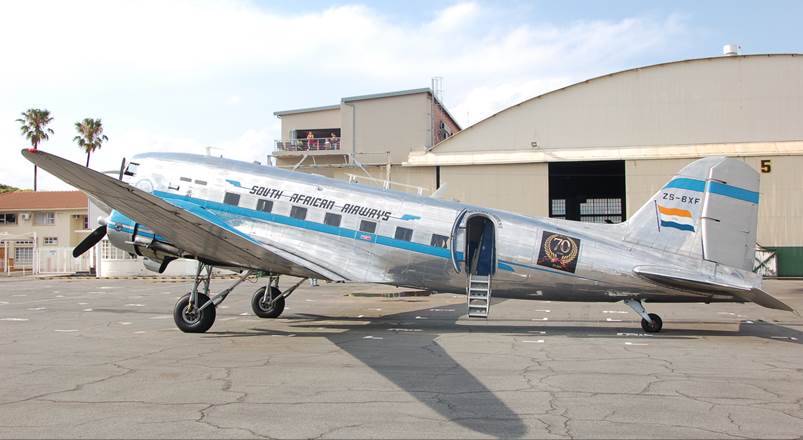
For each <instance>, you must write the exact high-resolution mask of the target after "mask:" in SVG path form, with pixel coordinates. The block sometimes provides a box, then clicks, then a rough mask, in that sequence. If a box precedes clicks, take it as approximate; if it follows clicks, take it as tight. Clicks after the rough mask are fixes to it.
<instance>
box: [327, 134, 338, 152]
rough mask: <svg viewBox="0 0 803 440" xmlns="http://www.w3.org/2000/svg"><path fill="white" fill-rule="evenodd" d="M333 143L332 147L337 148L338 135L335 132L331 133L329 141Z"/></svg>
mask: <svg viewBox="0 0 803 440" xmlns="http://www.w3.org/2000/svg"><path fill="white" fill-rule="evenodd" d="M328 142H329V143H330V144H332V149H333V150H337V136H335V134H334V133H329V141H328Z"/></svg>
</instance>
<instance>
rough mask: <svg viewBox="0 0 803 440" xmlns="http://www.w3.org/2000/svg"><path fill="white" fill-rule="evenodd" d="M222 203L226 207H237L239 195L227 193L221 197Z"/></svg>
mask: <svg viewBox="0 0 803 440" xmlns="http://www.w3.org/2000/svg"><path fill="white" fill-rule="evenodd" d="M223 203H225V204H227V205H232V206H237V205H239V204H240V195H239V194H234V193H229V192H227V193H226V195H225V196H224V197H223Z"/></svg>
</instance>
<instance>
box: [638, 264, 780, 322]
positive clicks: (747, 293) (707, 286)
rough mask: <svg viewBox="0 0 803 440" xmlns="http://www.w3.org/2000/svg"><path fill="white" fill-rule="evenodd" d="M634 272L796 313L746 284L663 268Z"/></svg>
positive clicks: (658, 281) (669, 283)
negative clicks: (725, 281) (726, 281)
mask: <svg viewBox="0 0 803 440" xmlns="http://www.w3.org/2000/svg"><path fill="white" fill-rule="evenodd" d="M633 272H635V273H636V274H637V275H639V276H641V277H642V278H645V279H647V280H650V281H652V282H654V283H655V284H658V285H663V286H667V287H672V288H675V289H681V290H686V291H690V292H696V293H701V294H707V295H711V294H725V295H732V296H734V297H736V298H739V299H741V300H744V301H749V302H754V303H756V304H758V305H760V306H764V307H767V308H770V309H778V310H786V311H789V312H794V311H795V310H794V309H792V308H791V307H789V306H788V305H787V304H785V303H783V302H781V301H780V300H778V299H776V298H774V297H773V296H771V295H770V294H768V293H767V292H764V291H763V290H761V289H756V288H754V287H752V286H750V285H746V284H745V285H736V284H731V283H724V282H721V281H718V280H715V279H713V278H711V277H707V276H705V275H703V274H701V273H696V272H692V271H688V270H683V269H679V268H671V267H663V266H637V267H634V268H633Z"/></svg>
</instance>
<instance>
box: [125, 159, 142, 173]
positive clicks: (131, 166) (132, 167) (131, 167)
mask: <svg viewBox="0 0 803 440" xmlns="http://www.w3.org/2000/svg"><path fill="white" fill-rule="evenodd" d="M138 167H139V164H138V163H136V162H128V166H126V167H125V171H124V172H123V174H125V175H126V176H133V175H134V174H137V168H138Z"/></svg>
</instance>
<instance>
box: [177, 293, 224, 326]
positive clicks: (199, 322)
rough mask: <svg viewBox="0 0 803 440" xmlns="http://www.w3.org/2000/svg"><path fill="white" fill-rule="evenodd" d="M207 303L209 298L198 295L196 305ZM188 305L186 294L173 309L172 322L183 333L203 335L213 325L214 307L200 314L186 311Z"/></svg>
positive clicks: (215, 313) (188, 300)
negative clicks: (174, 322)
mask: <svg viewBox="0 0 803 440" xmlns="http://www.w3.org/2000/svg"><path fill="white" fill-rule="evenodd" d="M207 301H209V297H208V296H206V295H204V294H203V293H199V294H198V304H199V305H201V306H202V305H204V304H206V302H207ZM189 305H190V294H189V293H188V294H186V295H184V296H182V297H181V298H179V299H178V302H176V307H175V308H174V309H173V320H174V321H176V327H178V328H179V330H181V331H183V332H184V333H204V332H206V331H207V330H209V328H210V327H212V324H214V323H215V316H216V315H217V312H216V311H215V306H214V305H211V306H209V307H207V308H205V309H203V310H201V311H200V312H195V313H191V312H189V311H188V310H187V309H188V308H189Z"/></svg>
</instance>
